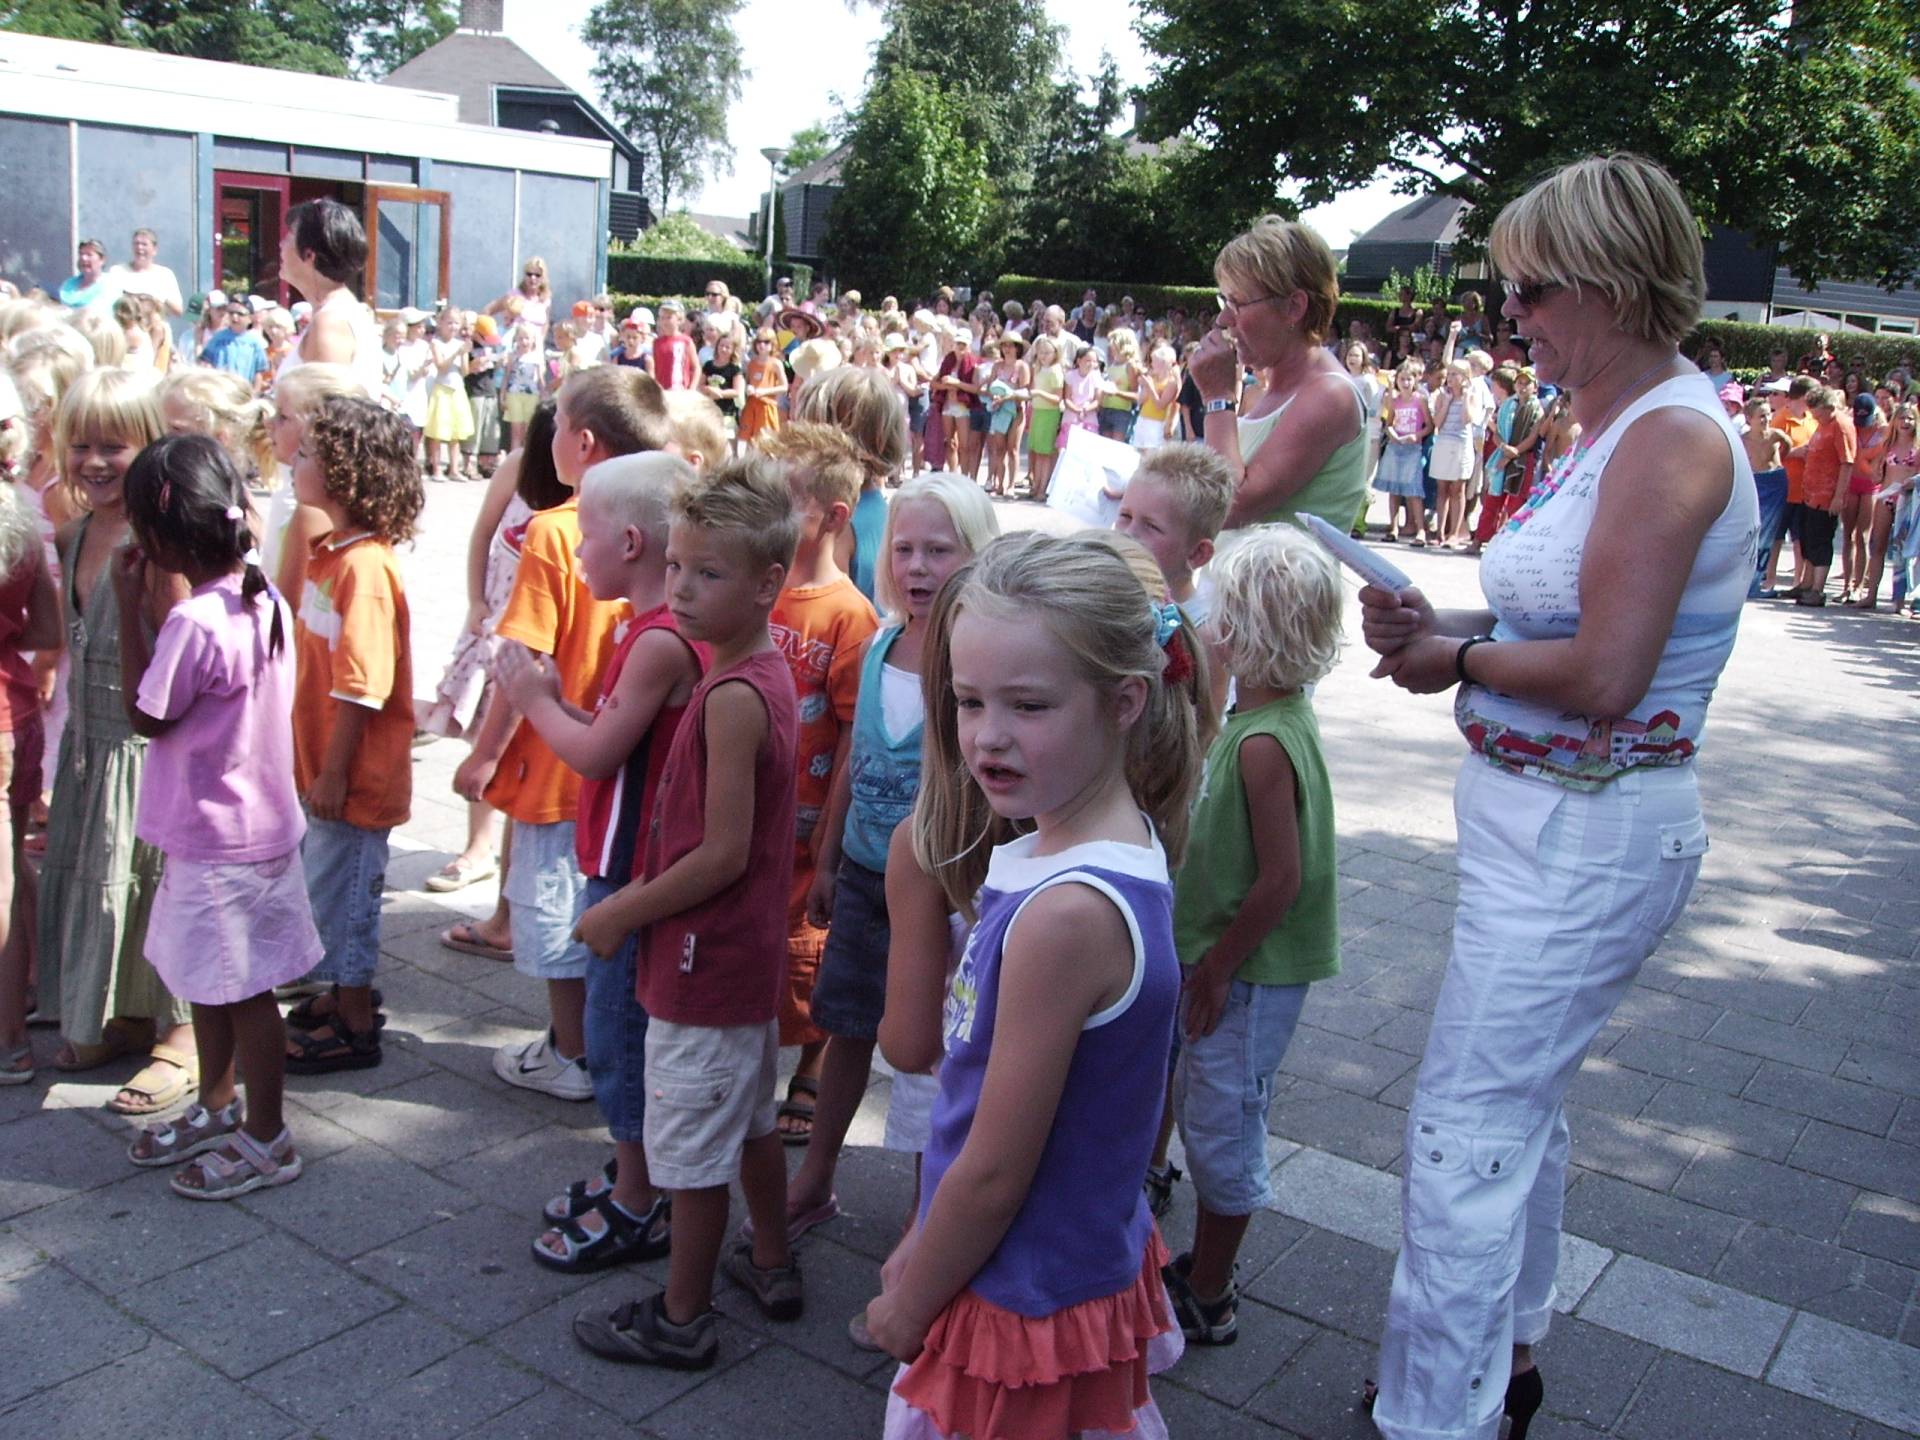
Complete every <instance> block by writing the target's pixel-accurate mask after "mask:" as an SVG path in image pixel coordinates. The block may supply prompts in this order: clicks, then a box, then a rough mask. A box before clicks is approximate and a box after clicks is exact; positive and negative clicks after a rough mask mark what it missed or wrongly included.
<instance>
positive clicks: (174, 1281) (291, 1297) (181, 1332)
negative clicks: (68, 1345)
mask: <svg viewBox="0 0 1920 1440" xmlns="http://www.w3.org/2000/svg"><path fill="white" fill-rule="evenodd" d="M120 1303H121V1304H122V1305H124V1306H125V1307H126V1308H127V1309H128V1310H130V1311H131V1312H133V1313H134V1314H135V1315H138V1316H139V1317H140V1318H141V1319H143V1320H145V1321H146V1322H147V1323H148V1324H149V1325H151V1326H152V1327H153V1328H154V1329H156V1330H158V1331H160V1332H161V1333H162V1334H163V1335H165V1336H167V1337H168V1338H169V1339H171V1340H173V1341H175V1342H177V1343H178V1344H180V1345H182V1346H184V1347H185V1348H186V1349H188V1350H191V1351H192V1352H193V1353H194V1354H196V1355H198V1356H199V1357H200V1358H201V1359H202V1360H205V1361H206V1362H207V1363H208V1364H210V1365H212V1366H213V1367H214V1368H215V1369H217V1370H219V1371H220V1372H221V1373H222V1374H224V1375H227V1376H229V1377H231V1378H233V1379H235V1380H240V1379H244V1378H246V1377H247V1376H248V1375H251V1374H253V1373H254V1372H255V1371H256V1370H263V1369H265V1368H266V1367H267V1366H269V1365H271V1364H273V1363H274V1362H276V1361H279V1360H284V1359H286V1358H287V1357H288V1356H289V1355H297V1354H298V1353H300V1352H301V1351H302V1350H305V1349H306V1348H307V1347H308V1346H311V1345H316V1344H318V1343H320V1342H321V1341H323V1340H326V1339H327V1338H329V1337H330V1336H334V1335H338V1334H339V1333H340V1332H341V1331H343V1330H349V1329H351V1328H352V1327H354V1326H355V1325H358V1324H359V1323H361V1322H362V1321H363V1320H367V1319H369V1318H370V1317H372V1316H374V1315H377V1314H379V1313H380V1312H381V1311H383V1310H390V1309H392V1308H393V1306H394V1304H395V1303H396V1302H395V1301H394V1299H393V1297H392V1296H391V1295H387V1294H383V1293H382V1292H381V1291H379V1290H378V1289H376V1288H375V1287H373V1286H371V1285H369V1284H367V1283H366V1281H364V1280H361V1279H360V1278H358V1277H357V1276H355V1275H352V1274H350V1273H348V1272H347V1271H346V1270H344V1269H342V1268H341V1267H339V1266H337V1265H335V1264H333V1263H332V1262H330V1261H328V1260H325V1259H323V1258H322V1257H321V1256H319V1255H317V1254H315V1253H314V1252H313V1251H312V1250H309V1249H308V1248H307V1247H306V1246H304V1245H302V1244H300V1243H299V1242H298V1241H295V1240H291V1239H288V1238H287V1237H285V1236H282V1235H268V1236H266V1237H264V1238H263V1239H259V1240H255V1241H253V1242H252V1243H250V1244H247V1245H242V1246H240V1247H239V1248H238V1249H235V1250H229V1251H227V1252H226V1253H225V1254H223V1255H218V1256H215V1257H214V1258H212V1259H210V1260H205V1261H202V1262H201V1263H200V1264H198V1265H195V1266H194V1267H193V1268H192V1269H190V1270H184V1271H179V1272H176V1273H175V1274H172V1275H167V1276H163V1277H162V1278H161V1279H158V1280H151V1281H148V1282H147V1283H146V1284H145V1285H141V1286H138V1287H136V1288H135V1289H132V1290H129V1291H127V1292H126V1293H125V1294H124V1295H122V1296H121V1297H120Z"/></svg>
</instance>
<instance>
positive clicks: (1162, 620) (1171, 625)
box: [1151, 601, 1180, 650]
mask: <svg viewBox="0 0 1920 1440" xmlns="http://www.w3.org/2000/svg"><path fill="white" fill-rule="evenodd" d="M1151 608H1152V611H1153V643H1154V644H1155V645H1158V646H1159V647H1160V648H1161V649H1162V650H1164V649H1166V648H1167V642H1168V641H1169V640H1171V639H1173V637H1174V636H1176V635H1178V634H1179V633H1180V607H1179V606H1178V605H1175V604H1173V603H1172V602H1171V601H1169V602H1168V603H1167V604H1165V605H1153V606H1152V607H1151Z"/></svg>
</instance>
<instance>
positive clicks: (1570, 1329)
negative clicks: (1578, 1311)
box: [1534, 1315, 1660, 1430]
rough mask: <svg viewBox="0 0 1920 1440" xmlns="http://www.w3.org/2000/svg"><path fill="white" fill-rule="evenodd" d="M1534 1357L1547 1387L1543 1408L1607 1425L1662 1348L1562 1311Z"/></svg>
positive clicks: (1546, 1411)
mask: <svg viewBox="0 0 1920 1440" xmlns="http://www.w3.org/2000/svg"><path fill="white" fill-rule="evenodd" d="M1534 1357H1535V1359H1536V1360H1537V1361H1538V1362H1539V1365H1540V1374H1541V1377H1542V1379H1543V1380H1544V1381H1545V1383H1546V1387H1547V1393H1546V1399H1545V1400H1544V1401H1543V1402H1542V1405H1541V1410H1542V1412H1543V1413H1544V1414H1547V1415H1558V1416H1562V1417H1564V1418H1565V1419H1568V1420H1572V1421H1576V1422H1578V1423H1579V1424H1582V1425H1589V1426H1592V1427H1593V1428H1595V1429H1598V1430H1609V1429H1611V1428H1612V1427H1613V1424H1614V1422H1615V1421H1617V1420H1618V1419H1619V1418H1620V1415H1621V1413H1622V1412H1623V1411H1624V1410H1625V1409H1626V1407H1627V1402H1628V1401H1629V1400H1631V1399H1632V1398H1633V1392H1634V1391H1635V1390H1636V1389H1638V1388H1639V1386H1640V1382H1641V1380H1642V1379H1643V1378H1644V1377H1645V1376H1646V1373H1647V1371H1649V1370H1650V1369H1652V1368H1653V1362H1654V1361H1655V1360H1657V1359H1659V1357H1660V1351H1659V1350H1658V1349H1656V1348H1655V1347H1654V1346H1652V1345H1648V1344H1645V1343H1643V1342H1641V1341H1639V1340H1635V1339H1632V1338H1631V1337H1629V1336H1626V1335H1617V1334H1615V1333H1614V1332H1613V1331H1611V1330H1606V1329H1603V1328H1602V1327H1600V1326H1598V1325H1593V1324H1589V1323H1588V1322H1587V1321H1585V1320H1582V1319H1580V1318H1579V1317H1578V1316H1575V1315H1560V1316H1556V1317H1555V1318H1554V1322H1553V1328H1552V1329H1551V1330H1549V1331H1548V1332H1547V1338H1546V1339H1545V1340H1543V1341H1541V1342H1540V1344H1539V1345H1538V1346H1537V1347H1536V1348H1535V1350H1534ZM1535 1423H1536V1424H1538V1423H1539V1422H1538V1421H1536V1422H1535Z"/></svg>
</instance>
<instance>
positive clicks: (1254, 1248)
mask: <svg viewBox="0 0 1920 1440" xmlns="http://www.w3.org/2000/svg"><path fill="white" fill-rule="evenodd" d="M1174 1194H1175V1196H1176V1197H1178V1199H1182V1200H1185V1201H1186V1203H1184V1204H1181V1203H1176V1204H1175V1205H1174V1207H1173V1209H1171V1210H1169V1211H1168V1212H1167V1215H1166V1218H1165V1219H1163V1220H1162V1221H1161V1222H1160V1233H1161V1235H1162V1236H1163V1237H1164V1238H1165V1240H1166V1242H1167V1249H1168V1250H1169V1251H1170V1252H1171V1253H1173V1254H1175V1255H1178V1254H1180V1253H1181V1252H1182V1251H1185V1250H1187V1249H1189V1248H1190V1247H1191V1246H1192V1243H1193V1204H1192V1187H1191V1186H1189V1185H1185V1184H1182V1185H1181V1186H1179V1187H1178V1188H1177V1189H1176V1190H1175V1192H1174ZM1310 1228H1311V1227H1310V1226H1308V1225H1307V1224H1306V1223H1305V1222H1304V1221H1300V1220H1295V1219H1294V1218H1293V1217H1292V1216H1290V1215H1281V1214H1278V1213H1276V1212H1274V1211H1272V1210H1257V1211H1255V1212H1254V1213H1253V1215H1252V1216H1251V1217H1250V1218H1249V1220H1248V1222H1247V1233H1246V1237H1245V1238H1244V1239H1243V1240H1242V1241H1241V1242H1240V1256H1239V1260H1238V1262H1237V1263H1238V1265H1239V1267H1240V1268H1239V1282H1240V1288H1241V1289H1243V1290H1244V1289H1245V1288H1246V1287H1247V1286H1248V1285H1250V1284H1252V1283H1253V1282H1254V1281H1255V1280H1258V1279H1259V1278H1260V1277H1261V1276H1262V1275H1264V1274H1266V1273H1267V1270H1268V1269H1269V1268H1270V1267H1271V1266H1272V1265H1273V1263H1274V1262H1275V1261H1276V1260H1278V1259H1279V1258H1280V1257H1281V1256H1282V1255H1284V1254H1286V1253H1287V1251H1289V1250H1291V1249H1292V1248H1293V1247H1294V1246H1295V1245H1297V1244H1299V1243H1300V1241H1301V1240H1302V1239H1304V1238H1305V1236H1306V1235H1307V1233H1308V1231H1309V1230H1310Z"/></svg>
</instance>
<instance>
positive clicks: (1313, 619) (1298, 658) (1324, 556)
mask: <svg viewBox="0 0 1920 1440" xmlns="http://www.w3.org/2000/svg"><path fill="white" fill-rule="evenodd" d="M1211 573H1212V575H1213V583H1214V597H1213V618H1212V621H1211V624H1212V627H1213V632H1214V635H1215V637H1216V639H1217V642H1218V645H1219V651H1220V655H1221V658H1222V659H1223V660H1224V661H1225V662H1226V667H1227V673H1228V674H1229V675H1231V676H1233V678H1234V679H1235V680H1238V681H1239V682H1240V683H1241V684H1243V685H1259V686H1264V687H1267V688H1269V689H1274V690H1300V689H1304V688H1305V687H1306V686H1308V685H1311V684H1313V683H1314V682H1315V681H1316V680H1319V679H1321V678H1322V677H1324V676H1325V675H1326V674H1327V672H1328V671H1330V670H1332V669H1333V666H1334V662H1335V661H1336V660H1337V659H1339V656H1340V633H1341V617H1342V612H1343V609H1344V606H1345V597H1344V596H1343V595H1342V594H1341V591H1340V571H1339V568H1338V567H1337V566H1336V565H1335V564H1334V562H1333V557H1332V556H1330V555H1329V554H1328V553H1327V550H1326V547H1325V546H1323V545H1321V544H1320V543H1319V542H1318V541H1316V540H1314V539H1312V538H1311V537H1310V536H1309V535H1307V533H1306V532H1305V531H1303V530H1301V529H1299V528H1297V527H1296V526H1293V525H1291V524H1278V525H1259V526H1255V527H1254V528H1252V529H1250V530H1246V531H1243V532H1242V533H1241V534H1240V536H1239V538H1237V539H1236V540H1234V542H1233V543H1232V544H1230V545H1228V546H1227V547H1226V548H1225V549H1223V550H1222V551H1221V553H1220V554H1219V555H1217V556H1216V557H1215V558H1214V562H1213V565H1212V571H1211Z"/></svg>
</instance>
